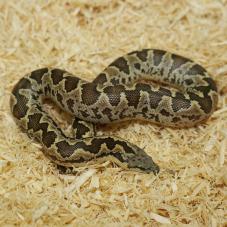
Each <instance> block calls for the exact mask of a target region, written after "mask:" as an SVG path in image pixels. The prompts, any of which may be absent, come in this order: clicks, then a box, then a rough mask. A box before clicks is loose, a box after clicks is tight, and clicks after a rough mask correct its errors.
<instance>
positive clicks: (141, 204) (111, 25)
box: [0, 0, 227, 227]
mask: <svg viewBox="0 0 227 227" xmlns="http://www.w3.org/2000/svg"><path fill="white" fill-rule="evenodd" d="M0 30H1V36H0V94H1V95H0V174H1V177H0V185H1V186H0V204H1V205H0V226H14V225H17V226H31V225H33V226H64V225H68V226H212V227H216V226H217V227H218V226H227V212H226V210H227V209H226V207H227V202H226V194H227V190H226V186H227V166H226V160H225V156H226V151H227V32H226V31H227V1H226V0H219V1H213V0H203V1H197V0H190V1H189V0H188V1H187V0H183V1H174V0H161V1H155V0H142V1H135V0H122V1H117V0H75V1H66V0H63V1H61V0H57V1H55V0H50V1H44V0H43V1H42V0H40V1H33V0H32V1H25V0H24V1H23V0H21V1H16V0H11V1H7V0H1V1H0ZM142 48H158V49H164V50H168V51H170V52H174V53H177V54H179V55H183V56H185V57H188V58H191V59H193V60H194V61H196V62H198V63H199V64H201V65H203V66H204V67H205V68H206V69H207V70H208V71H209V72H210V74H211V75H212V77H213V78H214V80H215V81H216V83H217V86H218V91H219V103H218V108H217V110H216V111H215V112H214V114H213V115H212V116H211V118H210V119H209V120H208V121H207V122H205V123H202V124H200V125H198V126H197V127H193V128H188V129H172V128H167V127H160V126H156V125H153V124H151V123H147V122H141V121H127V122H124V123H121V124H114V125H111V126H110V125H106V126H102V127H99V128H98V134H99V135H102V134H103V135H108V134H109V135H116V136H119V137H122V138H124V139H126V140H128V141H130V142H132V143H134V144H137V145H138V146H139V147H141V148H144V150H145V151H146V152H147V153H148V154H149V155H151V156H152V157H153V159H154V161H155V162H156V163H157V164H158V165H159V166H160V167H161V172H160V173H159V174H158V175H157V176H154V175H153V174H143V173H138V172H133V171H125V170H122V169H121V168H119V167H117V166H115V165H113V164H112V163H109V162H106V163H102V164H97V165H93V166H86V167H83V168H79V169H77V172H76V173H75V175H64V174H60V173H59V170H58V169H57V168H56V166H55V165H54V164H53V163H51V162H50V161H49V160H48V159H47V158H46V157H45V156H44V155H43V153H42V151H41V146H40V145H39V144H36V143H34V142H32V141H31V140H30V139H29V138H28V137H27V135H26V134H24V133H23V132H21V130H20V129H19V128H18V127H17V125H16V124H15V122H14V120H13V118H12V115H11V113H10V109H9V98H10V92H11V90H12V88H13V86H14V84H15V83H16V82H17V81H18V80H19V78H21V77H22V76H23V75H24V74H26V73H28V72H30V71H32V70H34V69H37V68H41V67H46V66H48V67H58V68H62V69H66V70H67V71H69V72H72V73H73V74H75V75H77V76H78V77H81V78H83V79H86V80H88V81H91V80H93V79H94V78H95V76H96V75H97V74H98V73H99V72H101V71H102V70H103V69H104V68H105V67H106V66H107V65H108V64H110V63H111V61H113V60H114V59H116V58H117V57H119V56H121V55H123V54H125V53H128V52H130V51H133V50H137V49H142ZM46 106H47V107H46V108H47V109H48V110H49V111H50V112H51V114H52V115H53V117H54V118H55V119H56V120H57V121H58V122H59V124H60V125H61V126H62V127H63V128H65V130H66V133H67V131H70V125H69V124H68V123H67V122H68V116H65V115H63V114H62V112H61V111H59V110H55V108H54V106H53V105H52V104H51V105H49V104H46Z"/></svg>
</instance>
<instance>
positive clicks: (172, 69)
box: [10, 49, 217, 173]
mask: <svg viewBox="0 0 227 227" xmlns="http://www.w3.org/2000/svg"><path fill="white" fill-rule="evenodd" d="M141 79H145V80H147V79H151V80H156V81H157V82H162V83H167V84H169V85H170V86H171V85H172V86H174V87H176V88H178V91H175V90H173V89H167V88H164V87H161V86H160V87H153V86H152V85H149V84H145V83H140V82H139V81H138V80H141ZM42 97H49V98H51V99H52V100H53V101H55V102H56V104H58V105H59V106H60V107H61V108H62V109H64V110H65V111H67V112H69V113H71V114H73V115H75V117H76V118H75V121H74V122H73V128H74V132H75V133H74V134H75V138H69V137H66V136H65V135H64V134H63V132H62V131H61V129H60V128H59V127H58V126H57V124H56V123H55V122H54V121H53V119H52V118H51V117H50V116H49V115H48V114H47V113H46V112H45V111H44V110H43V108H42ZM10 105H11V111H12V114H13V116H14V117H15V118H16V120H17V122H18V123H19V125H20V126H21V127H22V128H23V129H24V130H25V131H27V134H28V135H29V136H30V137H31V138H33V139H35V140H36V141H38V142H40V143H41V144H42V145H43V148H44V153H45V154H47V156H48V157H50V158H51V160H52V161H53V162H56V163H57V164H61V165H62V166H79V165H81V164H85V163H87V162H88V161H93V160H102V161H105V160H110V161H113V162H116V163H117V164H119V165H120V166H122V167H123V168H132V169H137V170H141V171H144V172H148V173H149V172H154V173H158V171H159V167H158V166H157V165H156V164H155V163H154V162H153V160H152V158H151V157H149V156H148V155H147V154H146V153H145V152H144V151H143V150H142V149H140V148H138V147H137V146H136V145H134V144H131V143H129V142H127V141H125V140H123V139H120V138H116V137H109V136H96V135H95V132H94V127H93V124H92V123H101V124H103V123H111V122H113V121H121V120H124V119H130V118H140V119H141V118H142V119H145V120H150V121H151V122H154V123H158V124H162V125H164V126H171V127H190V126H193V125H195V124H197V123H199V122H200V121H202V120H205V119H207V118H208V117H209V116H210V115H211V114H212V112H213V111H214V110H215V108H216V105H217V88H216V85H215V82H214V81H213V80H212V79H211V77H210V76H209V74H208V73H207V71H206V70H205V69H204V68H203V67H202V66H200V65H198V64H196V63H195V62H193V61H191V60H190V59H187V58H184V57H182V56H178V55H176V54H171V53H169V52H166V51H164V50H157V49H144V50H140V51H133V52H131V53H129V54H127V55H125V56H123V57H120V58H118V59H116V60H115V61H113V62H112V63H111V64H110V65H109V66H108V67H107V68H106V69H104V71H103V72H102V73H100V74H99V75H98V76H97V77H96V78H95V80H94V81H93V82H91V83H89V82H86V81H84V80H81V79H80V78H78V77H75V76H73V75H71V74H70V73H68V72H66V71H64V70H61V69H51V68H43V69H38V70H35V71H33V72H31V73H30V74H28V75H26V76H25V77H23V78H22V79H21V80H20V81H19V82H18V83H17V84H16V85H15V87H14V88H13V91H12V95H11V100H10ZM88 122H91V123H88Z"/></svg>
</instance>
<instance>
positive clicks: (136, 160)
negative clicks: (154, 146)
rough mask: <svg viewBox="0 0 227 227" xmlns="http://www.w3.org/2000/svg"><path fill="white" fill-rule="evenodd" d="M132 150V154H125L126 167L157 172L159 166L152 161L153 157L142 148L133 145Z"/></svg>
mask: <svg viewBox="0 0 227 227" xmlns="http://www.w3.org/2000/svg"><path fill="white" fill-rule="evenodd" d="M133 151H134V152H133V154H132V153H128V154H126V156H127V162H128V168H130V169H135V170H137V171H142V172H146V173H151V172H153V173H154V174H155V175H156V174H158V173H159V170H160V169H159V166H158V165H157V164H156V163H155V162H154V161H153V159H152V158H151V157H150V156H149V155H147V154H146V153H145V152H144V150H142V149H141V148H139V147H137V146H134V149H133Z"/></svg>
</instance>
